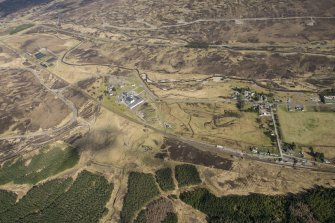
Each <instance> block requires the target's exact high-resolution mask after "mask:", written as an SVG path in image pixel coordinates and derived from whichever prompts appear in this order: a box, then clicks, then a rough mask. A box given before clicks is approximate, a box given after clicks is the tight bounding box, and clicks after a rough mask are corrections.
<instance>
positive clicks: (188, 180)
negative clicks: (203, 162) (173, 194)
mask: <svg viewBox="0 0 335 223" xmlns="http://www.w3.org/2000/svg"><path fill="white" fill-rule="evenodd" d="M175 174H176V179H177V181H178V185H179V187H183V186H188V185H195V184H200V183H201V179H200V176H199V172H198V170H197V168H196V167H195V166H194V165H190V164H182V165H178V166H176V168H175Z"/></svg>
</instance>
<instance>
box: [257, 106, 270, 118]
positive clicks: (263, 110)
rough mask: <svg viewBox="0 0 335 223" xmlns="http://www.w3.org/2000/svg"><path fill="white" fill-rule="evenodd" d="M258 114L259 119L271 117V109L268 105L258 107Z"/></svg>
mask: <svg viewBox="0 0 335 223" xmlns="http://www.w3.org/2000/svg"><path fill="white" fill-rule="evenodd" d="M258 114H259V116H261V117H266V116H271V109H270V106H268V105H259V106H258Z"/></svg>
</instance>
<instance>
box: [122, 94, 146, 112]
mask: <svg viewBox="0 0 335 223" xmlns="http://www.w3.org/2000/svg"><path fill="white" fill-rule="evenodd" d="M120 100H121V101H122V102H123V103H125V104H126V105H127V106H128V107H129V108H130V109H134V108H136V107H137V106H139V105H140V104H142V103H143V102H144V100H143V99H142V98H141V97H140V96H138V95H136V94H135V92H123V93H122V94H121V96H120Z"/></svg>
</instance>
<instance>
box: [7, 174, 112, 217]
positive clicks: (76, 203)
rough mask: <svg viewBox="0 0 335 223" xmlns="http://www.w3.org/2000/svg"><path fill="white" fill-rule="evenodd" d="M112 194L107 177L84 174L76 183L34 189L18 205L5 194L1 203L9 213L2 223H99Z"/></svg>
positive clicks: (50, 183) (54, 183) (68, 181)
mask: <svg viewBox="0 0 335 223" xmlns="http://www.w3.org/2000/svg"><path fill="white" fill-rule="evenodd" d="M112 190H113V186H112V185H111V184H110V183H108V181H107V180H106V179H105V178H104V177H103V176H99V175H95V174H92V173H90V172H88V171H83V172H81V173H80V174H79V175H78V177H77V179H76V180H75V181H74V182H73V181H72V179H71V178H68V179H63V180H59V179H58V180H52V181H48V182H46V183H44V184H40V185H37V186H34V187H33V188H32V189H30V190H29V191H28V193H27V194H26V195H25V196H24V197H23V198H22V199H20V200H19V201H18V202H17V203H16V204H13V198H12V197H13V195H11V194H12V193H11V192H2V193H0V201H3V202H4V204H5V205H6V206H7V210H6V211H4V212H3V213H1V215H0V222H1V223H8V222H22V223H29V222H55V223H56V222H73V223H75V222H76V223H77V222H83V223H85V222H87V223H92V222H98V221H99V219H100V218H101V217H102V216H103V215H104V213H106V212H107V209H106V207H105V205H106V203H107V201H108V200H109V199H110V196H111V193H112ZM15 198H16V196H15ZM8 207H9V208H8Z"/></svg>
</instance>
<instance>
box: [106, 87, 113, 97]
mask: <svg viewBox="0 0 335 223" xmlns="http://www.w3.org/2000/svg"><path fill="white" fill-rule="evenodd" d="M107 91H108V94H109V96H113V95H114V91H115V88H114V85H110V86H109V87H108V89H107Z"/></svg>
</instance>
